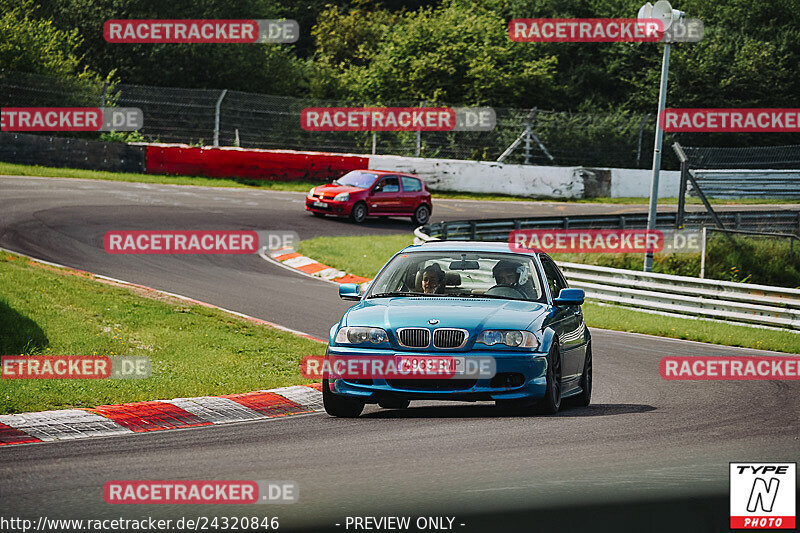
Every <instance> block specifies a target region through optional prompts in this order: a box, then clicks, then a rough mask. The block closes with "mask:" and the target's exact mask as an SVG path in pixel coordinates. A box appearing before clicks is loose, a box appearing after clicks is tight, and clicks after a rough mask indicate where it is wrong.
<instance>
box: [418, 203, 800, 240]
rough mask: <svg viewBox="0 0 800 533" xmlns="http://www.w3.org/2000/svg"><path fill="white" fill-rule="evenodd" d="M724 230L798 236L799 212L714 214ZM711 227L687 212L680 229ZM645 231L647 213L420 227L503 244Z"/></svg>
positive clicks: (663, 224) (670, 223)
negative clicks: (580, 233) (520, 238)
mask: <svg viewBox="0 0 800 533" xmlns="http://www.w3.org/2000/svg"><path fill="white" fill-rule="evenodd" d="M717 215H718V216H719V218H720V220H721V221H722V222H723V223H724V224H725V227H726V228H730V229H737V230H754V231H756V230H769V231H773V232H774V231H782V232H787V233H796V234H798V235H800V210H788V209H785V210H769V211H767V210H763V211H761V210H759V211H717ZM676 220H677V213H658V215H657V216H656V227H657V228H669V227H672V228H674V227H675V224H676ZM704 225H708V226H713V225H714V220H713V218H712V217H711V215H709V214H708V213H707V212H705V211H702V212H701V211H696V212H687V213H685V214H684V217H683V226H684V227H687V228H690V227H702V226H704ZM646 227H647V213H627V214H620V215H564V216H543V217H528V218H494V219H491V218H490V219H484V220H458V221H450V222H436V223H433V224H428V225H426V226H423V227H422V229H423V231H424V233H426V234H427V235H430V236H431V237H435V238H439V239H442V240H473V241H474V240H481V241H505V240H507V239H508V234H509V232H511V231H512V230H515V229H554V228H562V229H589V228H593V229H626V228H627V229H638V228H646Z"/></svg>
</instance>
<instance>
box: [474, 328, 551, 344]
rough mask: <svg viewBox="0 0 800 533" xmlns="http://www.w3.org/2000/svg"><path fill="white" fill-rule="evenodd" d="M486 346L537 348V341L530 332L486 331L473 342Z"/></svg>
mask: <svg viewBox="0 0 800 533" xmlns="http://www.w3.org/2000/svg"><path fill="white" fill-rule="evenodd" d="M475 342H476V343H477V342H479V343H481V344H485V345H487V346H494V345H495V344H505V345H506V346H511V347H513V348H537V347H538V346H539V341H537V340H536V336H535V335H534V334H533V333H531V332H530V331H519V330H515V329H514V330H499V329H487V330H486V331H482V332H481V334H480V335H478V339H477V340H476V341H475Z"/></svg>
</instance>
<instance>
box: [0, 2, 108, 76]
mask: <svg viewBox="0 0 800 533" xmlns="http://www.w3.org/2000/svg"><path fill="white" fill-rule="evenodd" d="M35 9H36V6H34V4H33V2H32V0H0V67H2V68H3V69H7V70H11V71H17V72H30V73H34V74H46V75H52V76H57V77H60V78H63V77H70V76H75V77H80V78H85V79H92V78H95V77H96V75H95V73H94V72H92V71H91V70H87V69H84V68H83V67H82V66H81V57H80V55H79V53H78V48H79V47H80V45H81V42H82V40H81V37H80V34H79V33H78V31H77V30H75V29H72V30H60V29H58V28H56V26H55V25H54V24H53V23H52V22H51V21H49V20H41V19H38V18H36V17H35V14H34V12H35Z"/></svg>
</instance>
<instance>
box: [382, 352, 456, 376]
mask: <svg viewBox="0 0 800 533" xmlns="http://www.w3.org/2000/svg"><path fill="white" fill-rule="evenodd" d="M395 363H396V364H397V371H398V372H401V373H403V372H417V373H420V374H426V375H436V373H442V374H463V373H464V372H465V369H464V367H465V363H464V358H463V357H450V356H439V357H436V356H429V355H398V356H395Z"/></svg>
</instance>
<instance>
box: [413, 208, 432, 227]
mask: <svg viewBox="0 0 800 533" xmlns="http://www.w3.org/2000/svg"><path fill="white" fill-rule="evenodd" d="M429 218H431V208H430V207H428V206H427V205H425V204H421V205H419V206H418V207H417V208H416V209H415V210H414V216H412V217H411V222H413V223H414V224H416V225H417V226H422V225H423V224H427V223H428V219H429Z"/></svg>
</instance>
